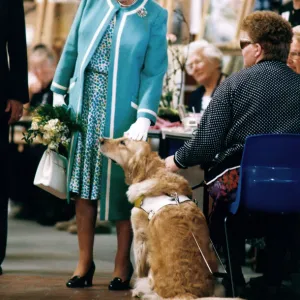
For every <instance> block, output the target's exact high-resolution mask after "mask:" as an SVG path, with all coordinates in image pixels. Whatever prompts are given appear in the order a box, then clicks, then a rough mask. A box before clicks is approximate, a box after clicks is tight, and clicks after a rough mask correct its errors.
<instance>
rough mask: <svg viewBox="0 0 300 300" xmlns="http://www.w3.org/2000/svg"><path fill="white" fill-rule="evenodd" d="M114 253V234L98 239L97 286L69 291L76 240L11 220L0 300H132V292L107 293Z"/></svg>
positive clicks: (96, 245)
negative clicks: (68, 281)
mask: <svg viewBox="0 0 300 300" xmlns="http://www.w3.org/2000/svg"><path fill="white" fill-rule="evenodd" d="M115 252H116V236H115V234H109V235H96V240H95V264H96V273H95V276H94V282H93V283H94V286H93V287H92V288H85V289H68V288H66V287H65V282H66V281H67V279H68V278H69V277H70V276H71V275H72V272H73V268H75V265H76V262H77V236H76V235H71V234H69V233H67V232H62V231H57V230H55V229H54V228H53V227H43V226H41V225H38V224H37V223H35V222H30V221H20V220H11V219H10V220H9V239H8V247H7V256H6V259H5V262H4V264H3V271H4V274H3V275H2V276H0V300H17V299H18V300H19V299H20V300H42V299H49V300H50V299H53V300H54V299H55V300H61V299H63V300H66V299H69V300H71V299H72V300H75V299H76V300H85V299H89V300H93V299H102V300H107V299H120V300H121V299H122V300H123V299H124V300H125V299H131V296H130V292H129V291H126V292H111V291H109V290H108V289H107V286H108V283H109V281H110V280H111V274H112V270H113V266H114V265H113V260H114V255H115Z"/></svg>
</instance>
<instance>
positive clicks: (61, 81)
mask: <svg viewBox="0 0 300 300" xmlns="http://www.w3.org/2000/svg"><path fill="white" fill-rule="evenodd" d="M86 2H87V0H81V2H80V5H79V7H78V10H77V13H76V16H75V19H74V21H73V24H72V27H71V30H70V32H69V35H68V38H67V41H66V43H65V46H64V49H63V52H62V55H61V57H60V60H59V63H58V66H57V68H56V72H55V75H54V78H53V81H52V85H51V90H52V91H53V92H54V93H57V94H61V95H65V94H67V92H68V89H69V83H70V79H71V77H72V76H73V74H74V70H75V65H76V60H77V55H78V49H77V42H78V29H79V25H80V22H81V17H82V14H83V11H84V7H85V4H86Z"/></svg>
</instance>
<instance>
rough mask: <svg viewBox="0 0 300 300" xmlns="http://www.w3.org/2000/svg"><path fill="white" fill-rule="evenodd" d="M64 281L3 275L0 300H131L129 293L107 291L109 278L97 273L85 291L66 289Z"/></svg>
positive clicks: (54, 277) (60, 276) (47, 276)
mask: <svg viewBox="0 0 300 300" xmlns="http://www.w3.org/2000/svg"><path fill="white" fill-rule="evenodd" d="M65 280H66V277H65V276H62V275H52V276H51V275H46V276H42V275H29V274H28V275H14V274H5V275H2V276H1V279H0V299H1V300H16V299H20V300H21V299H22V300H42V299H45V300H60V299H69V300H93V299H95V300H96V299H101V300H109V299H120V300H121V299H122V300H127V299H132V298H131V295H130V291H126V292H112V291H108V289H107V282H108V281H109V276H108V274H107V273H100V274H99V273H98V274H97V276H96V279H95V282H94V286H93V287H91V288H85V289H68V288H66V287H65V286H64V282H65Z"/></svg>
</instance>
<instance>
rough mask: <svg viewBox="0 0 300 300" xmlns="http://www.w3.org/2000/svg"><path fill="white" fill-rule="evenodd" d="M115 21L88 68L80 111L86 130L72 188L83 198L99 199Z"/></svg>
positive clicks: (79, 147) (82, 138) (111, 23)
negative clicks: (99, 147) (101, 150)
mask: <svg viewBox="0 0 300 300" xmlns="http://www.w3.org/2000/svg"><path fill="white" fill-rule="evenodd" d="M114 24H115V21H114V19H113V20H112V21H111V22H110V24H109V26H108V28H107V30H106V33H105V34H104V36H103V39H102V40H101V42H100V44H99V46H98V48H97V49H96V51H95V53H94V55H93V57H92V59H91V61H90V63H89V65H88V67H87V69H86V79H85V82H84V97H83V107H82V114H81V124H82V128H83V131H82V132H81V133H80V134H79V137H78V144H77V148H76V152H75V160H74V166H73V170H72V177H71V183H70V191H71V192H72V193H75V194H76V195H78V196H79V197H80V198H83V199H90V200H97V199H100V191H101V164H102V155H101V153H100V152H99V151H98V147H97V143H98V141H99V138H100V137H101V136H103V133H104V125H105V114H106V97H107V86H108V70H109V57H110V49H111V45H112V35H113V31H114Z"/></svg>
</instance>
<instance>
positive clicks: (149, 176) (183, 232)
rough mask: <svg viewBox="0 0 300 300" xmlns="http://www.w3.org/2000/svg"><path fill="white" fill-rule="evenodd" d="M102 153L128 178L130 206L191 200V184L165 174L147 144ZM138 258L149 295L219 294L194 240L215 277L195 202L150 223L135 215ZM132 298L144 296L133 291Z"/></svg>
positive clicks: (105, 145) (105, 147) (123, 143)
mask: <svg viewBox="0 0 300 300" xmlns="http://www.w3.org/2000/svg"><path fill="white" fill-rule="evenodd" d="M100 143H101V147H100V148H101V152H102V153H103V154H104V155H105V156H107V157H108V158H111V159H112V160H114V161H115V162H117V163H118V164H119V165H120V166H121V167H122V168H123V169H124V172H125V178H126V182H127V184H128V185H129V189H128V193H127V195H128V199H129V201H130V202H132V203H134V201H135V200H136V199H137V198H138V197H139V196H143V197H153V196H160V195H164V194H167V195H172V194H174V193H177V194H178V195H186V196H188V197H190V198H191V197H192V191H191V188H190V187H189V184H188V182H187V181H186V180H185V179H184V178H183V177H182V176H180V175H178V174H176V173H172V172H169V171H167V170H166V169H165V164H164V161H163V160H161V159H160V158H159V156H158V155H157V154H156V153H154V152H152V151H151V148H150V146H149V144H148V143H146V142H139V141H132V140H129V139H126V138H121V139H115V140H113V139H102V140H101V142H100ZM131 222H132V227H133V232H134V254H135V259H136V275H137V278H143V277H148V280H147V282H148V283H149V285H150V289H151V290H152V291H153V292H154V293H155V294H156V295H158V296H159V298H160V299H161V298H165V299H185V300H186V299H194V298H198V297H209V296H212V295H213V293H214V279H213V276H212V275H211V274H210V272H209V270H208V267H207V266H206V264H205V262H204V260H203V257H202V256H201V254H200V251H199V249H198V247H197V244H196V242H195V240H194V238H193V235H192V234H194V235H195V238H196V240H197V242H198V244H199V245H200V247H201V250H202V251H203V253H204V256H205V258H206V260H207V261H208V264H209V265H210V267H211V269H212V271H213V272H214V271H216V270H217V262H216V258H215V255H214V252H213V250H212V249H211V247H210V239H209V232H208V227H207V224H206V220H205V217H204V215H203V213H202V212H201V210H200V209H199V208H198V207H197V205H196V204H195V203H194V202H192V201H187V202H183V203H181V204H180V205H169V206H165V207H163V208H162V209H160V210H159V211H158V212H157V213H156V214H155V216H154V217H153V218H152V219H151V220H150V221H149V220H148V214H147V213H146V212H144V211H143V210H142V209H140V208H136V207H134V208H133V209H132V216H131ZM133 295H136V296H142V295H141V294H140V291H137V290H134V291H133Z"/></svg>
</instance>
